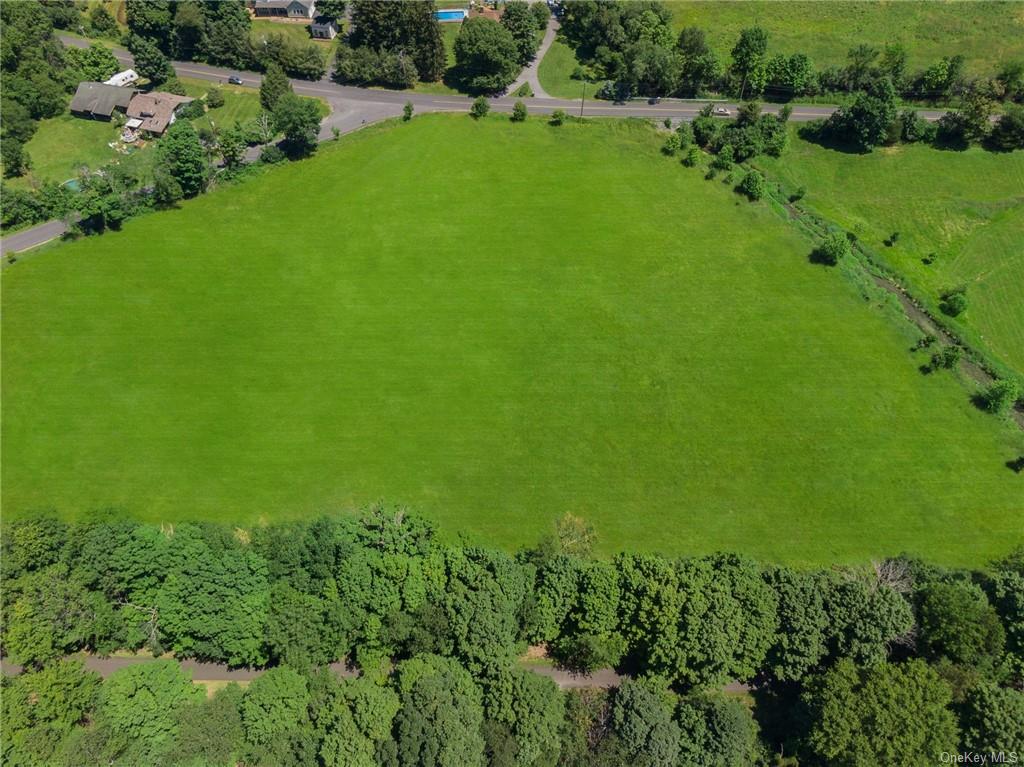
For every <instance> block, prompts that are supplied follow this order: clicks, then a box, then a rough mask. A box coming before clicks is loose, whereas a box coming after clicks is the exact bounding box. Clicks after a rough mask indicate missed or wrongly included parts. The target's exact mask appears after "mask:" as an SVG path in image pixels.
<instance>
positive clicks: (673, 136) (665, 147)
mask: <svg viewBox="0 0 1024 767" xmlns="http://www.w3.org/2000/svg"><path fill="white" fill-rule="evenodd" d="M680 149H682V145H681V144H680V143H679V134H677V133H670V134H669V136H668V138H667V139H665V143H664V144H662V145H661V152H662V154H666V155H668V156H669V157H671V156H672V155H674V154H675V153H676V152H678V151H679V150H680Z"/></svg>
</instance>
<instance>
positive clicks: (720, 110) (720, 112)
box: [715, 107, 732, 117]
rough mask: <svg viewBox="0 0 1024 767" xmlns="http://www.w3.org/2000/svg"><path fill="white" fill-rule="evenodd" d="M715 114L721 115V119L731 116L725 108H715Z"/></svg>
mask: <svg viewBox="0 0 1024 767" xmlns="http://www.w3.org/2000/svg"><path fill="white" fill-rule="evenodd" d="M715 114H716V115H722V116H723V117H728V116H729V115H731V114H732V112H730V111H729V110H728V109H726V108H725V107H715Z"/></svg>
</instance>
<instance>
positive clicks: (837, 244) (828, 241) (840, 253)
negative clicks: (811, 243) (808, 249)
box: [814, 232, 853, 266]
mask: <svg viewBox="0 0 1024 767" xmlns="http://www.w3.org/2000/svg"><path fill="white" fill-rule="evenodd" d="M852 252H853V251H852V249H851V248H850V241H849V239H847V237H846V235H845V234H843V233H842V232H832V233H831V234H829V235H828V237H826V238H825V239H824V240H822V243H821V245H819V246H818V249H817V250H816V251H815V253H814V255H815V260H816V261H818V262H819V263H822V264H828V265H829V266H835V265H836V264H838V263H839V262H840V261H841V260H843V259H844V258H846V257H847V256H850V255H851V254H852Z"/></svg>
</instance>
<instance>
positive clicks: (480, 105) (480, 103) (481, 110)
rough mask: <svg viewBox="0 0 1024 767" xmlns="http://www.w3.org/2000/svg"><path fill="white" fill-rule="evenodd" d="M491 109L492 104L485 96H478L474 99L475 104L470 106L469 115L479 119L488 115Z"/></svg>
mask: <svg viewBox="0 0 1024 767" xmlns="http://www.w3.org/2000/svg"><path fill="white" fill-rule="evenodd" d="M490 111H491V104H490V102H488V101H487V98H486V97H484V96H477V97H476V98H475V99H474V100H473V106H471V107H470V108H469V116H470V117H472V118H473V119H474V120H479V119H480V118H481V117H486V116H487V113H488V112H490Z"/></svg>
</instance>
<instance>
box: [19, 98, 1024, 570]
mask: <svg viewBox="0 0 1024 767" xmlns="http://www.w3.org/2000/svg"><path fill="white" fill-rule="evenodd" d="M660 143H661V139H660V138H659V137H658V136H657V135H656V134H655V132H654V131H653V130H652V129H650V128H649V127H648V126H646V125H640V124H635V123H615V122H609V123H594V124H586V125H579V124H568V125H564V126H562V127H560V128H554V127H551V126H548V125H546V124H544V123H542V122H541V121H539V120H531V121H528V122H527V123H525V124H512V123H509V122H508V121H507V119H505V118H503V117H500V116H495V115H492V116H491V117H488V118H487V119H485V120H482V121H480V122H474V121H472V120H470V119H469V118H468V117H466V116H464V115H458V116H453V115H435V116H425V117H416V118H415V119H414V120H413V121H412V122H411V123H408V124H391V125H389V126H379V127H374V128H370V129H368V130H366V131H363V132H360V133H359V134H356V135H354V136H351V137H347V138H345V139H343V140H342V141H340V142H337V143H336V144H335V145H333V146H325V147H323V148H322V149H321V151H320V153H319V156H318V157H315V158H313V159H311V160H308V161H303V162H299V163H295V164H292V165H289V166H286V167H279V168H275V169H272V170H269V171H267V172H266V174H265V175H264V176H263V177H261V178H257V179H253V180H251V181H249V182H246V183H244V184H240V185H237V186H233V187H229V188H224V189H221V190H219V191H215V192H213V193H211V194H209V195H207V196H205V197H202V198H200V199H197V200H194V201H191V202H187V203H185V204H183V205H182V206H181V208H180V209H179V210H174V211H169V212H164V213H158V214H153V215H150V216H147V217H144V218H140V219H137V220H135V221H132V222H129V223H128V224H127V225H126V226H125V228H124V231H122V232H119V233H111V234H107V235H104V236H102V237H99V238H95V239H88V240H84V241H79V242H76V243H72V244H66V245H60V246H57V247H54V248H52V249H50V250H48V251H44V252H41V253H39V254H37V255H36V256H34V257H32V258H26V259H23V260H22V261H19V262H18V263H17V264H16V265H15V266H14V267H12V268H10V269H8V270H6V271H5V273H4V275H5V276H4V280H3V302H4V309H5V317H4V327H3V333H4V337H3V341H4V343H3V381H2V382H3V389H4V424H3V443H2V448H3V455H4V464H5V465H4V488H3V489H4V509H5V511H6V513H7V515H8V517H17V516H19V515H24V514H31V513H36V512H37V511H38V510H40V509H45V508H55V509H57V510H58V511H59V512H60V513H62V514H64V515H66V516H67V517H75V516H77V515H80V514H82V513H83V512H84V511H87V510H88V509H91V508H95V507H99V506H117V507H120V508H122V509H124V510H126V511H127V512H129V513H131V514H134V515H136V516H138V517H140V518H143V519H147V520H153V521H168V522H173V521H176V520H186V519H218V520H226V521H231V522H234V523H236V524H239V525H249V524H258V523H260V522H266V521H270V520H278V519H288V518H296V517H302V516H307V515H312V514H318V513H322V512H334V511H348V510H356V509H358V508H360V507H362V506H363V505H365V504H368V503H371V502H373V501H375V500H377V499H385V500H387V501H390V502H395V503H400V504H406V505H408V506H410V507H411V508H413V509H416V510H419V511H421V512H423V513H425V514H427V515H429V516H430V517H432V518H433V519H435V520H437V521H438V523H439V524H440V525H441V527H442V529H443V530H445V531H447V532H448V533H449V534H453V535H454V534H464V535H466V536H467V537H468V538H469V539H470V540H474V541H480V542H485V543H488V544H493V545H501V546H509V547H511V546H515V545H519V544H523V543H528V542H532V541H534V540H536V539H537V538H538V537H539V536H540V535H541V534H542V533H544V532H546V531H547V530H549V529H550V527H551V524H552V522H553V520H554V519H555V518H557V517H558V516H560V515H562V514H563V513H565V512H572V513H573V514H577V515H581V516H583V517H585V518H586V519H588V520H589V521H590V522H592V523H593V524H594V525H595V527H596V529H597V532H598V534H599V537H600V546H601V549H602V551H604V552H610V551H613V550H618V549H622V548H631V549H642V550H659V551H663V552H671V553H684V552H706V551H711V550H716V549H733V550H738V551H742V552H746V553H749V554H751V555H758V556H762V557H768V558H772V559H776V560H780V561H786V562H795V563H810V562H815V563H822V562H831V561H836V560H840V561H846V560H855V559H863V558H865V557H868V556H881V555H884V554H891V553H896V552H900V551H904V550H908V551H914V552H917V553H920V554H922V555H924V556H926V557H928V558H930V559H936V560H940V561H945V562H951V563H978V562H980V561H983V560H985V559H986V558H989V557H991V556H995V555H999V554H1003V553H1005V551H1007V550H1008V549H1009V548H1010V547H1011V546H1012V545H1013V544H1015V543H1020V542H1022V541H1024V524H1022V518H1024V517H1022V514H1021V512H1022V511H1024V493H1022V487H1021V478H1020V477H1019V476H1017V475H1014V474H1013V473H1012V472H1011V471H1009V470H1008V469H1007V468H1006V467H1005V465H1004V464H1005V462H1006V461H1007V460H1010V459H1012V458H1015V457H1016V456H1017V455H1018V454H1021V453H1024V438H1022V435H1021V433H1020V432H1019V431H1018V430H1016V429H1015V428H1014V427H1012V426H1011V425H1009V424H1006V423H1003V422H1000V421H999V420H998V419H996V418H993V417H991V416H988V415H986V414H984V413H982V412H980V411H978V410H976V409H975V408H974V407H973V406H971V405H970V404H969V401H968V400H969V392H968V390H967V389H966V388H965V387H964V386H963V385H961V384H960V383H959V382H958V381H956V380H955V379H954V378H952V377H951V376H948V375H933V376H928V377H925V376H922V375H921V374H920V373H919V372H918V371H917V365H918V364H919V363H920V360H919V359H917V358H915V357H914V356H912V355H911V354H910V353H909V352H908V347H909V345H910V343H911V341H912V339H913V336H912V334H911V332H910V330H909V325H907V324H905V323H903V322H902V321H901V320H900V319H899V318H897V317H894V315H893V313H892V312H891V310H890V309H889V308H887V307H878V306H875V305H873V304H871V303H870V302H866V301H865V300H864V299H863V298H862V297H861V294H860V293H859V292H858V290H857V288H856V286H855V285H854V284H853V283H852V281H849V280H847V279H845V278H843V277H842V276H840V275H839V274H838V273H837V272H835V271H832V270H828V269H825V268H823V267H820V266H815V265H812V264H810V263H809V262H808V258H807V255H808V251H809V250H810V243H809V242H808V241H807V240H805V239H804V238H803V237H802V236H801V235H799V234H798V233H797V232H796V231H795V230H794V229H793V228H791V227H790V225H789V224H787V223H786V222H785V221H784V220H783V219H782V218H781V217H779V216H777V215H776V214H775V213H773V212H772V211H771V210H770V209H769V208H768V207H767V206H765V205H761V204H758V205H751V204H748V203H746V202H742V201H741V199H740V198H739V197H737V196H736V195H735V194H733V193H732V192H731V191H730V190H729V189H728V188H727V187H725V186H724V185H722V184H719V183H717V182H708V181H704V180H703V178H702V174H701V173H700V172H698V171H696V170H690V169H685V168H683V167H681V166H680V165H679V163H678V162H674V161H672V160H669V159H667V158H665V157H663V156H661V155H660V154H659V152H658V147H659V145H660Z"/></svg>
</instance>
